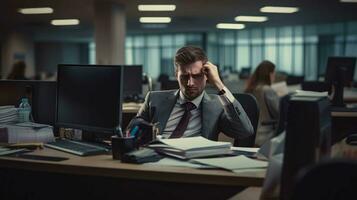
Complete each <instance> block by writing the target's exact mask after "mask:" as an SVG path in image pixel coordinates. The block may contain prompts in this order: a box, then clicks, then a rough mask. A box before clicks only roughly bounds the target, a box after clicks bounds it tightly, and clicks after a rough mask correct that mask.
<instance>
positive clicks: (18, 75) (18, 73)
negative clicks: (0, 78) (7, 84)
mask: <svg viewBox="0 0 357 200" xmlns="http://www.w3.org/2000/svg"><path fill="white" fill-rule="evenodd" d="M25 70H26V64H25V62H24V61H17V62H15V63H14V65H13V66H12V69H11V72H10V74H9V75H8V76H7V79H15V80H27V78H26V77H25Z"/></svg>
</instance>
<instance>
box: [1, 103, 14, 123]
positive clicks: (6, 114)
mask: <svg viewBox="0 0 357 200" xmlns="http://www.w3.org/2000/svg"><path fill="white" fill-rule="evenodd" d="M17 110H18V109H17V108H15V106H0V124H10V123H16V122H17V121H18V114H17Z"/></svg>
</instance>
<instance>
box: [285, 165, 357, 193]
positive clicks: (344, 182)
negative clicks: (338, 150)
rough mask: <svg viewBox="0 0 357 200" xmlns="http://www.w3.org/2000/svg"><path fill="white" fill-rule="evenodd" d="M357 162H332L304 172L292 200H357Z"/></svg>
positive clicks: (297, 182) (296, 184)
mask: <svg viewBox="0 0 357 200" xmlns="http://www.w3.org/2000/svg"><path fill="white" fill-rule="evenodd" d="M356 169H357V162H356V160H330V161H328V162H322V163H319V164H317V165H316V166H313V167H311V168H310V169H305V171H302V172H301V173H300V174H299V175H298V177H297V179H296V183H295V187H294V189H293V192H292V193H291V194H292V198H291V199H292V200H297V199H304V200H310V199H311V200H312V199H314V200H330V199H331V200H332V199H356V185H357V170H356Z"/></svg>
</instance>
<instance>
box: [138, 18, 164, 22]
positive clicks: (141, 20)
mask: <svg viewBox="0 0 357 200" xmlns="http://www.w3.org/2000/svg"><path fill="white" fill-rule="evenodd" d="M139 21H140V22H141V23H170V22H171V18H170V17H140V19H139Z"/></svg>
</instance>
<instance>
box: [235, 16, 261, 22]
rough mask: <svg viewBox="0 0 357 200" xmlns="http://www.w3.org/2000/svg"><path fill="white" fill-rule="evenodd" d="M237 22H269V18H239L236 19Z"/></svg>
mask: <svg viewBox="0 0 357 200" xmlns="http://www.w3.org/2000/svg"><path fill="white" fill-rule="evenodd" d="M234 20H235V21H237V22H265V21H267V20H268V17H265V16H243V15H241V16H237V17H235V18H234Z"/></svg>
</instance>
